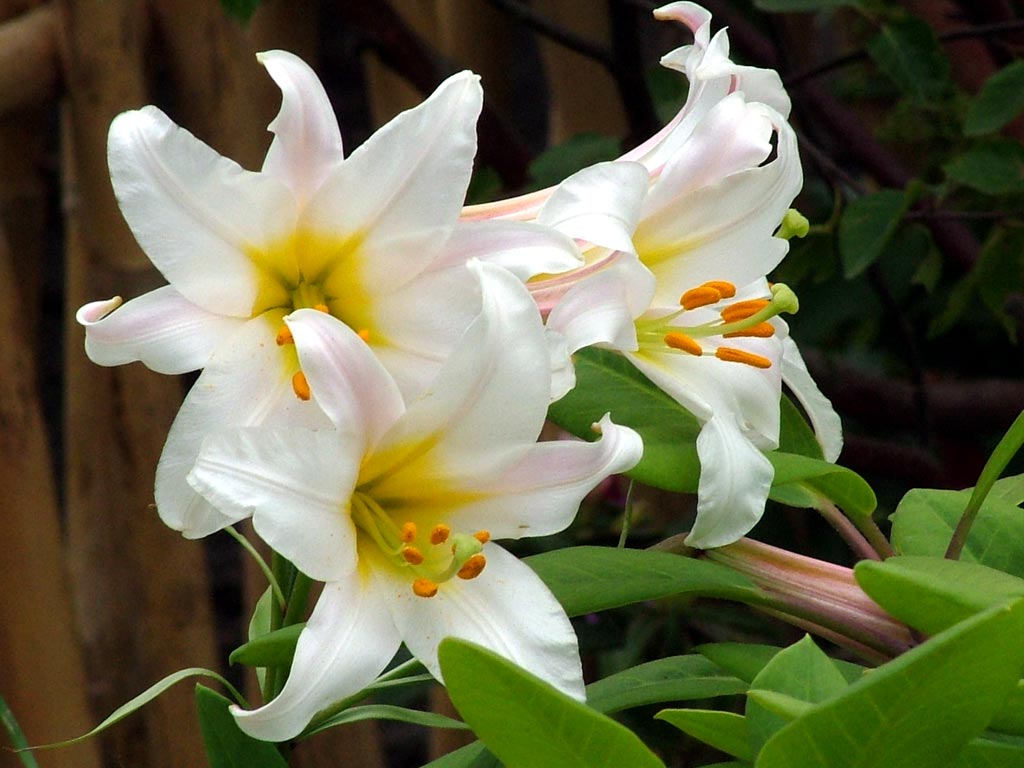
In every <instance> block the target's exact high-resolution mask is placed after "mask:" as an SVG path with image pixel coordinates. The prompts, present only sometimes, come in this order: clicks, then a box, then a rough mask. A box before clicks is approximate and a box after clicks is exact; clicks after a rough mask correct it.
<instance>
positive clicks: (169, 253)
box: [107, 107, 297, 317]
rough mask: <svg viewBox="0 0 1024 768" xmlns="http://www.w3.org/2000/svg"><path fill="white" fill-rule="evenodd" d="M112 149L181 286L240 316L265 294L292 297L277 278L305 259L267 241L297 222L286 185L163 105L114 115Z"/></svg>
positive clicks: (146, 240) (149, 250)
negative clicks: (219, 149)
mask: <svg viewBox="0 0 1024 768" xmlns="http://www.w3.org/2000/svg"><path fill="white" fill-rule="evenodd" d="M107 150H108V158H109V163H110V177H111V181H112V182H113V185H114V193H115V194H116V196H117V201H118V203H119V204H120V206H121V212H122V213H123V214H124V218H125V220H126V221H127V222H128V226H129V227H131V230H132V233H133V234H134V235H135V238H136V240H138V241H139V245H141V246H142V248H143V250H145V252H146V255H147V256H149V258H150V259H151V260H152V262H153V264H154V265H156V268H157V269H159V270H160V272H161V273H163V275H164V277H166V278H167V281H168V282H169V283H170V284H171V285H173V286H174V287H175V288H176V289H177V290H178V292H179V293H181V294H182V295H183V296H184V297H185V298H187V299H188V300H189V301H191V302H192V303H194V304H198V305H199V306H200V307H202V308H203V309H205V310H207V311H209V312H213V313H215V314H219V315H232V316H235V317H249V316H250V315H251V313H252V308H253V304H254V302H255V301H256V298H257V296H260V297H261V300H264V301H266V300H268V299H269V300H270V303H269V304H268V306H273V305H274V303H276V299H277V298H280V299H281V301H282V302H283V301H284V299H285V298H286V294H285V293H284V292H283V290H284V289H283V288H275V286H277V285H278V284H279V283H280V282H281V280H282V278H286V279H289V280H292V281H293V284H294V279H295V278H297V271H296V270H297V267H296V265H295V264H294V260H293V259H292V260H290V261H289V260H288V259H284V258H277V259H275V258H274V257H273V255H269V256H268V255H267V254H266V253H264V249H265V248H266V247H267V246H268V245H269V244H272V243H276V242H280V241H283V240H284V239H285V238H286V237H287V236H288V235H290V234H291V232H292V231H293V230H294V226H295V216H296V207H295V200H294V198H293V196H292V194H291V192H290V191H289V190H288V188H287V187H286V186H285V185H283V184H281V183H280V182H279V181H277V180H276V179H274V178H272V177H270V176H266V175H263V174H258V173H251V172H249V171H246V170H244V169H242V168H241V167H240V166H239V165H238V164H237V163H235V162H234V161H232V160H229V159H227V158H225V157H221V156H220V155H219V154H217V153H216V152H215V151H214V150H213V149H211V148H210V147H208V146H207V145H206V144H204V143H203V142H201V141H199V140H198V139H196V138H195V137H194V136H193V135H192V134H191V133H189V132H188V131H186V130H185V129H183V128H179V127H178V126H177V125H175V124H174V123H173V122H172V121H171V120H170V118H168V117H167V115H165V114H164V113H163V112H161V111H160V110H159V109H157V108H156V107H144V108H143V109H140V110H136V111H133V112H124V113H122V114H120V115H118V116H117V117H116V118H114V121H113V123H111V125H110V134H109V137H108V143H107ZM275 291H277V292H279V293H281V295H280V297H278V296H277V295H276V293H275Z"/></svg>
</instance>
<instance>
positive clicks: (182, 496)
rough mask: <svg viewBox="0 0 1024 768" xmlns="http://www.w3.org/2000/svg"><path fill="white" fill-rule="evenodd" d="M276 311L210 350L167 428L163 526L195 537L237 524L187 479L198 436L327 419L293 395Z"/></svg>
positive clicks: (320, 423)
mask: <svg viewBox="0 0 1024 768" xmlns="http://www.w3.org/2000/svg"><path fill="white" fill-rule="evenodd" d="M281 314H282V313H281V312H277V313H273V314H271V313H268V314H267V315H264V316H261V317H257V318H254V319H253V320H250V321H248V322H247V323H245V324H244V325H243V326H242V327H241V329H240V330H238V331H237V332H236V333H235V334H234V335H233V336H231V337H230V338H228V339H225V341H224V343H223V344H222V345H221V346H220V347H218V349H217V351H216V352H214V354H213V357H211V358H210V362H209V364H208V365H207V366H206V368H205V369H204V370H203V372H202V373H201V374H200V376H199V379H198V380H197V381H196V383H195V384H194V385H193V386H192V389H191V390H190V391H189V393H188V395H187V396H186V397H185V402H184V403H182V406H181V409H180V410H179V411H178V415H177V416H176V417H175V419H174V423H173V424H172V425H171V429H170V432H169V433H168V435H167V442H166V443H165V444H164V450H163V453H162V454H161V456H160V462H159V464H158V465H157V469H156V489H155V491H156V507H157V512H159V514H160V519H162V520H163V521H164V522H165V523H166V524H167V525H168V526H170V527H171V528H173V529H174V530H176V531H181V532H182V533H183V534H184V535H185V536H186V537H187V538H190V539H195V538H200V537H202V536H206V535H208V534H210V533H213V532H214V531H218V530H220V529H221V528H223V527H224V526H225V525H229V524H230V523H232V522H235V520H234V518H231V517H229V516H227V515H225V514H224V513H222V512H219V511H218V510H217V509H216V508H215V507H213V506H212V505H211V504H210V503H209V502H207V501H206V500H205V499H204V498H203V497H202V496H200V495H199V494H198V493H196V492H195V490H194V489H193V488H192V486H190V485H189V484H188V481H187V480H186V476H187V475H188V473H189V472H190V471H191V470H192V466H193V465H194V464H195V462H196V458H197V457H198V456H199V449H200V446H201V445H202V442H203V439H204V438H205V437H207V436H209V435H212V434H215V433H217V432H220V431H224V430H231V429H235V428H238V427H251V426H260V425H265V426H268V427H278V426H296V427H308V428H311V429H316V428H326V427H330V426H331V423H330V421H329V420H328V419H327V416H326V415H324V412H323V411H322V410H320V408H319V406H317V405H316V403H315V402H313V401H306V402H303V401H301V400H299V399H298V398H297V397H296V396H295V393H294V391H293V390H292V383H291V378H292V375H293V374H294V373H295V371H296V370H298V362H297V359H296V358H295V353H294V351H293V350H289V349H288V348H282V347H279V346H277V344H275V343H274V337H275V335H276V334H277V329H278V328H279V327H280V325H281Z"/></svg>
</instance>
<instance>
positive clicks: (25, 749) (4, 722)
mask: <svg viewBox="0 0 1024 768" xmlns="http://www.w3.org/2000/svg"><path fill="white" fill-rule="evenodd" d="M0 726H2V727H3V729H4V730H5V731H6V732H7V735H8V736H9V737H10V739H11V747H13V748H14V749H15V750H16V751H17V753H18V758H19V759H20V761H21V764H22V765H23V766H24V768H39V763H37V762H36V757H35V755H33V754H32V752H31V751H29V746H28V741H27V740H26V739H25V733H24V732H23V731H22V730H21V726H20V725H18V719H17V718H16V717H15V716H14V713H13V712H12V711H11V708H10V707H9V706H8V705H7V702H6V701H4V697H3V696H0Z"/></svg>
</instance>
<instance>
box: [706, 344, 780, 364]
mask: <svg viewBox="0 0 1024 768" xmlns="http://www.w3.org/2000/svg"><path fill="white" fill-rule="evenodd" d="M715 357H717V358H718V359H719V360H724V361H725V362H727V363H744V364H745V365H752V366H754V367H755V368H771V367H772V361H771V360H769V359H768V358H767V357H762V356H761V355H755V354H754V353H753V352H746V351H744V350H742V349H736V348H735V347H719V348H718V349H716V350H715Z"/></svg>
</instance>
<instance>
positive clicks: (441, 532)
mask: <svg viewBox="0 0 1024 768" xmlns="http://www.w3.org/2000/svg"><path fill="white" fill-rule="evenodd" d="M451 532H452V529H451V528H449V527H448V526H447V525H444V524H443V523H442V524H441V525H435V526H434V530H432V531H431V532H430V543H431V544H444V543H445V542H446V541H448V537H449V536H450V535H451Z"/></svg>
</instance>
